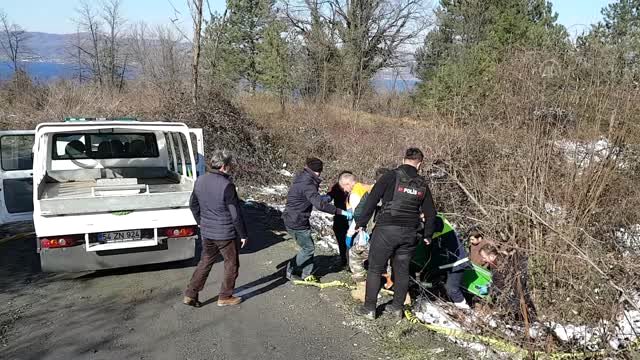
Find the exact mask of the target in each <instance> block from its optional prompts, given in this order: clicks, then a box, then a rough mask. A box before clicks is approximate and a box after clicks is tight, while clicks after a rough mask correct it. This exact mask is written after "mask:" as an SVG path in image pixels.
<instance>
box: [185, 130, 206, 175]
mask: <svg viewBox="0 0 640 360" xmlns="http://www.w3.org/2000/svg"><path fill="white" fill-rule="evenodd" d="M189 132H190V133H191V146H192V147H193V148H194V149H195V150H196V154H194V158H195V159H196V172H197V175H198V176H201V175H204V173H205V172H206V167H205V162H206V159H205V157H204V136H203V133H202V129H189Z"/></svg>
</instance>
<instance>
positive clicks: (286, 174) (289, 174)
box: [278, 169, 293, 177]
mask: <svg viewBox="0 0 640 360" xmlns="http://www.w3.org/2000/svg"><path fill="white" fill-rule="evenodd" d="M278 174H280V175H283V176H286V177H293V174H292V173H291V171H287V170H285V169H281V170H280V171H278Z"/></svg>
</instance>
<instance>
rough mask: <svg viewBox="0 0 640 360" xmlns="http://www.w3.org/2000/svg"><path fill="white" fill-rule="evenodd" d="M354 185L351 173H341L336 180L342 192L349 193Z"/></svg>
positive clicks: (354, 178) (354, 179)
mask: <svg viewBox="0 0 640 360" xmlns="http://www.w3.org/2000/svg"><path fill="white" fill-rule="evenodd" d="M355 184H356V176H355V175H353V174H351V173H343V174H342V175H340V177H339V178H338V185H340V188H341V189H342V190H343V191H344V192H351V190H353V185H355Z"/></svg>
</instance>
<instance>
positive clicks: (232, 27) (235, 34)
mask: <svg viewBox="0 0 640 360" xmlns="http://www.w3.org/2000/svg"><path fill="white" fill-rule="evenodd" d="M272 8H273V0H227V10H226V14H225V15H223V16H220V15H217V16H214V17H213V18H212V19H211V21H210V22H209V24H208V25H207V27H206V29H205V40H204V43H205V44H204V47H205V50H204V52H205V63H206V65H207V70H208V72H209V74H210V78H211V80H212V81H213V82H214V83H217V84H214V85H218V86H220V87H235V86H236V85H237V84H238V82H239V81H243V80H244V81H246V82H247V83H248V84H249V88H250V89H251V90H252V91H255V90H256V87H257V84H258V77H259V72H258V68H257V58H258V46H259V44H260V43H261V42H262V39H263V36H264V32H265V29H266V28H267V26H268V24H269V22H270V21H271V19H272Z"/></svg>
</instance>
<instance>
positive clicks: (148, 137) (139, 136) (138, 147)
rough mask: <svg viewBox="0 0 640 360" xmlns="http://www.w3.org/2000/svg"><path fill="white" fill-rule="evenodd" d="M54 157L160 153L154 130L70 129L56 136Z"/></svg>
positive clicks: (114, 156)
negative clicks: (98, 131)
mask: <svg viewBox="0 0 640 360" xmlns="http://www.w3.org/2000/svg"><path fill="white" fill-rule="evenodd" d="M52 154H53V157H52V158H53V160H70V159H122V158H151V157H158V156H159V154H158V143H157V141H156V136H155V134H153V133H86V134H83V133H69V134H55V135H54V136H53V151H52Z"/></svg>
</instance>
